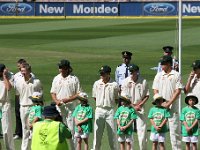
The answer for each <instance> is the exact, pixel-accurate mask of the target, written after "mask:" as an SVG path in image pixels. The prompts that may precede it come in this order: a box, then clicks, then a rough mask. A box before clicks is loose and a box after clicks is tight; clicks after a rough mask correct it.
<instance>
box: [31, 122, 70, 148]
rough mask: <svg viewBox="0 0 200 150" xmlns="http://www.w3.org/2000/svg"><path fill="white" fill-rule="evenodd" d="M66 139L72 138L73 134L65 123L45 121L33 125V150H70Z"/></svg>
mask: <svg viewBox="0 0 200 150" xmlns="http://www.w3.org/2000/svg"><path fill="white" fill-rule="evenodd" d="M61 137H62V138H61ZM66 138H71V133H70V131H69V130H68V129H67V127H66V126H65V125H64V124H63V123H61V122H59V121H53V120H51V119H45V120H44V121H39V122H37V123H35V124H34V125H33V136H32V144H31V149H32V150H63V149H65V150H68V145H67V142H66Z"/></svg>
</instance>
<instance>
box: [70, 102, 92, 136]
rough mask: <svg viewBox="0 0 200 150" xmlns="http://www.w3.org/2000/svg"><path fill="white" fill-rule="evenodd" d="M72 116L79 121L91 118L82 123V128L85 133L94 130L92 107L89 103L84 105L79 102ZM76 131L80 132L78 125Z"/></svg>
mask: <svg viewBox="0 0 200 150" xmlns="http://www.w3.org/2000/svg"><path fill="white" fill-rule="evenodd" d="M72 116H73V117H74V118H76V119H77V120H79V121H81V120H84V119H86V118H88V119H89V120H88V121H87V122H85V123H83V124H82V125H81V129H82V130H83V133H90V132H92V118H93V111H92V107H90V106H89V105H86V106H82V105H81V104H79V105H78V106H76V108H75V110H74V112H73V114H72ZM75 131H76V132H78V127H77V126H75Z"/></svg>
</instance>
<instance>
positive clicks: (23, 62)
mask: <svg viewBox="0 0 200 150" xmlns="http://www.w3.org/2000/svg"><path fill="white" fill-rule="evenodd" d="M25 63H26V60H25V59H22V58H21V59H19V60H18V61H17V68H18V69H19V71H20V70H21V67H22V65H23V64H25Z"/></svg>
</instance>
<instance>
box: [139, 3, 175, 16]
mask: <svg viewBox="0 0 200 150" xmlns="http://www.w3.org/2000/svg"><path fill="white" fill-rule="evenodd" d="M142 11H143V12H144V16H174V15H177V13H178V12H177V3H173V2H171V3H167V2H166V3H165V2H163V3H156V2H153V3H144V4H143V10H142Z"/></svg>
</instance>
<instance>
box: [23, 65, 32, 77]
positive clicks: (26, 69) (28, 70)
mask: <svg viewBox="0 0 200 150" xmlns="http://www.w3.org/2000/svg"><path fill="white" fill-rule="evenodd" d="M21 73H22V75H23V76H24V77H26V76H30V74H31V66H30V65H29V64H28V63H23V64H22V66H21Z"/></svg>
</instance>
